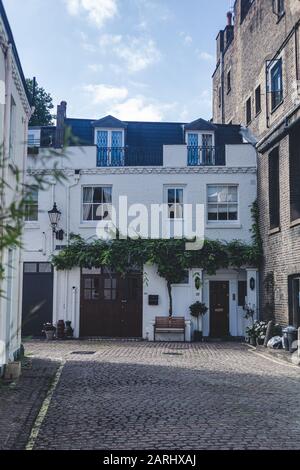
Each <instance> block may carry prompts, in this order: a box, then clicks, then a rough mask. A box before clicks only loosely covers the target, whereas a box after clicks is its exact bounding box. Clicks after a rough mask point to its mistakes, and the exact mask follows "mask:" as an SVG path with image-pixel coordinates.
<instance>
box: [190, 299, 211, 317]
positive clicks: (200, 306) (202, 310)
mask: <svg viewBox="0 0 300 470" xmlns="http://www.w3.org/2000/svg"><path fill="white" fill-rule="evenodd" d="M207 311H208V308H207V306H206V305H205V304H204V303H202V302H199V301H197V302H195V303H194V304H192V305H190V314H191V315H192V317H195V318H198V317H199V316H200V315H205V314H206V312H207Z"/></svg>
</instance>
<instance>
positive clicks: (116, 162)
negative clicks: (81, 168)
mask: <svg viewBox="0 0 300 470" xmlns="http://www.w3.org/2000/svg"><path fill="white" fill-rule="evenodd" d="M124 165H125V148H124V147H98V149H97V166H101V167H102V166H124Z"/></svg>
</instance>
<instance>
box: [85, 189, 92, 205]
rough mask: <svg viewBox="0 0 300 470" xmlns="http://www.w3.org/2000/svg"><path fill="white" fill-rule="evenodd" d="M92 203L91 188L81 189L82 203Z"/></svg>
mask: <svg viewBox="0 0 300 470" xmlns="http://www.w3.org/2000/svg"><path fill="white" fill-rule="evenodd" d="M92 201H93V188H91V187H87V188H83V202H92Z"/></svg>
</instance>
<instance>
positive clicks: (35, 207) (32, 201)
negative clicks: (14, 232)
mask: <svg viewBox="0 0 300 470" xmlns="http://www.w3.org/2000/svg"><path fill="white" fill-rule="evenodd" d="M38 218H39V193H38V189H34V188H33V189H32V190H31V192H30V194H29V195H28V198H27V200H26V204H25V221H26V222H36V221H37V220H38Z"/></svg>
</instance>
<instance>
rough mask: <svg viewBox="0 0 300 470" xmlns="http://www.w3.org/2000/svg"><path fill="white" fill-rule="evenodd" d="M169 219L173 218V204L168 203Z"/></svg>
mask: <svg viewBox="0 0 300 470" xmlns="http://www.w3.org/2000/svg"><path fill="white" fill-rule="evenodd" d="M168 212H169V219H175V204H169V205H168Z"/></svg>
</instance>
